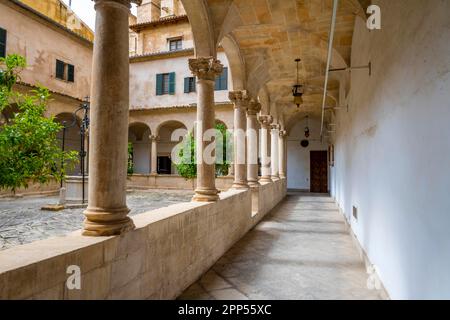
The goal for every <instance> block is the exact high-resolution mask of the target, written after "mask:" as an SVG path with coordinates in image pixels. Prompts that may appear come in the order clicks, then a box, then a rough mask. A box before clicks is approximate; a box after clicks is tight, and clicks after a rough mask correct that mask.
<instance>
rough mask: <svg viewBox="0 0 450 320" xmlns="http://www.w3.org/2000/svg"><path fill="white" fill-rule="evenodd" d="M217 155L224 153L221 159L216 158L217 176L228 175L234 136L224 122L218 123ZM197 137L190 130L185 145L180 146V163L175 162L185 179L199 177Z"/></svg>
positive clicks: (216, 127) (184, 141)
mask: <svg viewBox="0 0 450 320" xmlns="http://www.w3.org/2000/svg"><path fill="white" fill-rule="evenodd" d="M215 129H216V130H217V133H218V134H217V135H216V151H219V150H221V151H222V152H216V156H220V155H222V157H221V159H220V158H217V159H216V176H226V175H228V171H229V168H230V162H229V161H228V160H227V159H230V155H231V153H230V152H232V143H231V140H232V136H231V134H230V133H229V132H228V131H227V128H226V127H225V125H224V124H222V123H216V126H215ZM195 148H196V144H195V138H194V134H193V133H192V132H189V133H188V134H187V136H186V137H185V139H184V140H183V145H181V146H180V148H179V152H178V157H179V163H177V164H175V167H176V169H177V171H178V173H179V174H180V175H181V176H182V177H183V178H185V179H194V178H196V177H197V163H196V157H195ZM185 152H190V155H189V156H186V157H185V156H184V153H185Z"/></svg>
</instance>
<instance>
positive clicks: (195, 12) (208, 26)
mask: <svg viewBox="0 0 450 320" xmlns="http://www.w3.org/2000/svg"><path fill="white" fill-rule="evenodd" d="M181 2H182V4H183V7H184V10H185V11H186V14H187V16H188V18H189V23H190V24H191V28H192V35H193V37H194V46H195V55H196V56H197V57H214V58H215V57H216V56H217V48H216V44H215V41H214V27H213V24H212V21H211V18H210V15H209V10H208V4H207V3H206V0H181Z"/></svg>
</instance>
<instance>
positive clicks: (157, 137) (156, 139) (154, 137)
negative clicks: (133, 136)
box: [148, 134, 161, 142]
mask: <svg viewBox="0 0 450 320" xmlns="http://www.w3.org/2000/svg"><path fill="white" fill-rule="evenodd" d="M148 138H149V139H150V141H155V142H158V141H159V140H161V138H160V136H155V135H153V134H152V135H149V136H148Z"/></svg>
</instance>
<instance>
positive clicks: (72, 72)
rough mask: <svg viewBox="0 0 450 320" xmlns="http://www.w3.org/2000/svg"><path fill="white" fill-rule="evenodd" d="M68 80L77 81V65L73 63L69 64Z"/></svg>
mask: <svg viewBox="0 0 450 320" xmlns="http://www.w3.org/2000/svg"><path fill="white" fill-rule="evenodd" d="M67 81H69V82H75V67H74V66H73V65H71V64H69V65H67Z"/></svg>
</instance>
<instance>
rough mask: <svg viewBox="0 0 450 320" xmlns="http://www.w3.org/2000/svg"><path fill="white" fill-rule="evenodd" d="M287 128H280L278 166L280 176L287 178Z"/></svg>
mask: <svg viewBox="0 0 450 320" xmlns="http://www.w3.org/2000/svg"><path fill="white" fill-rule="evenodd" d="M286 135H287V133H286V130H280V132H279V134H278V166H279V174H280V178H282V179H284V178H286V166H285V163H286V152H285V150H286Z"/></svg>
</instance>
